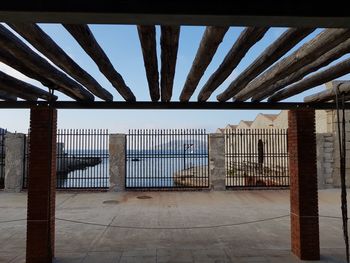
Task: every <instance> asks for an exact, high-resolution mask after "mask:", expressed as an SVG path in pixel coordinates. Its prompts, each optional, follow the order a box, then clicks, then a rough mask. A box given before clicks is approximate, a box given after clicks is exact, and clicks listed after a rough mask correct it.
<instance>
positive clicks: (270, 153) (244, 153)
mask: <svg viewBox="0 0 350 263" xmlns="http://www.w3.org/2000/svg"><path fill="white" fill-rule="evenodd" d="M287 147H288V144H287V129H232V130H230V129H228V130H225V165H226V186H227V187H232V188H257V187H261V188H283V187H289V168H288V148H287Z"/></svg>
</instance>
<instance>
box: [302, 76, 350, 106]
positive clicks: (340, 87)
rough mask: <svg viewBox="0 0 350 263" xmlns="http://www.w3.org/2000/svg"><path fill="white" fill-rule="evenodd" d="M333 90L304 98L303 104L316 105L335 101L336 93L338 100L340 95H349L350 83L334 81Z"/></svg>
mask: <svg viewBox="0 0 350 263" xmlns="http://www.w3.org/2000/svg"><path fill="white" fill-rule="evenodd" d="M334 82H335V83H333V86H335V87H334V88H333V89H327V90H324V91H321V92H318V93H315V94H312V95H310V96H307V97H305V98H304V102H307V103H318V102H326V101H330V100H336V97H337V92H338V95H339V99H340V98H341V95H342V94H345V95H350V81H334Z"/></svg>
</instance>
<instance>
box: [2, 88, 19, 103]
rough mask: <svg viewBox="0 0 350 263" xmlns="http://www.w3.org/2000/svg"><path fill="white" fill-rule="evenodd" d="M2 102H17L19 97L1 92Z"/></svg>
mask: <svg viewBox="0 0 350 263" xmlns="http://www.w3.org/2000/svg"><path fill="white" fill-rule="evenodd" d="M0 100H6V101H17V97H16V96H14V95H12V94H10V93H8V92H7V91H4V90H0Z"/></svg>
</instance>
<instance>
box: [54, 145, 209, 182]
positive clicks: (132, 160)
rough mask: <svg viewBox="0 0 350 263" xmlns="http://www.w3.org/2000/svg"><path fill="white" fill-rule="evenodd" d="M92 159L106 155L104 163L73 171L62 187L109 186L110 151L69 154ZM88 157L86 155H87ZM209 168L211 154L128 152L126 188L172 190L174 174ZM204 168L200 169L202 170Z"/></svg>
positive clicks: (61, 180) (197, 152) (150, 151)
mask: <svg viewBox="0 0 350 263" xmlns="http://www.w3.org/2000/svg"><path fill="white" fill-rule="evenodd" d="M83 152H84V154H88V155H89V156H90V157H98V156H102V157H103V158H102V162H101V163H100V164H98V165H95V166H93V167H87V168H86V169H84V170H76V171H72V172H69V173H68V175H67V177H66V178H61V179H60V180H59V182H58V184H59V186H60V187H61V188H97V187H109V158H106V156H107V155H106V154H108V152H107V151H100V152H97V151H81V152H69V151H68V153H69V155H70V156H72V155H74V156H77V157H79V156H81V153H83ZM84 156H86V155H84ZM206 165H208V158H207V151H205V152H204V151H202V152H200V151H195V152H189V153H186V154H184V152H183V151H156V150H143V151H128V152H127V160H126V170H127V171H126V173H127V178H126V187H135V188H137V187H172V186H174V181H173V177H174V175H175V174H176V173H177V172H179V171H181V170H183V169H184V168H185V169H188V168H191V167H202V166H206ZM198 169H200V168H198Z"/></svg>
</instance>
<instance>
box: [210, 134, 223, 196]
mask: <svg viewBox="0 0 350 263" xmlns="http://www.w3.org/2000/svg"><path fill="white" fill-rule="evenodd" d="M224 136H225V135H224V134H218V133H212V134H209V180H210V188H211V189H213V190H215V191H224V190H226V184H225V177H226V173H225V137H224Z"/></svg>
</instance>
